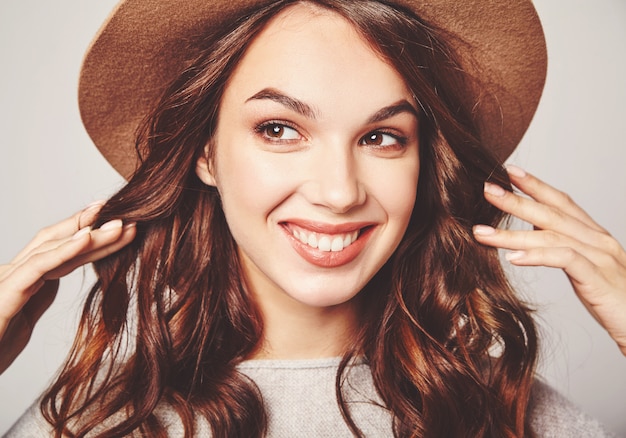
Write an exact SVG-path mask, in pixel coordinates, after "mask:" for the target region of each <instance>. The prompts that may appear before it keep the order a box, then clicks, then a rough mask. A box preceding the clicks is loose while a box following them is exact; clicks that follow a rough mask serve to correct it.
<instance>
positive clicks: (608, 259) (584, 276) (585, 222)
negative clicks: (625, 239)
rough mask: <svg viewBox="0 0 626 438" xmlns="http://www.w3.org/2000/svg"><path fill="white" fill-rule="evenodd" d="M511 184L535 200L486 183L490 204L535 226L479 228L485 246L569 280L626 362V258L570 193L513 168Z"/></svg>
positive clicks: (476, 229)
mask: <svg viewBox="0 0 626 438" xmlns="http://www.w3.org/2000/svg"><path fill="white" fill-rule="evenodd" d="M507 170H508V172H509V176H510V178H511V182H512V183H513V184H514V185H515V186H516V187H517V188H518V189H519V190H520V191H521V192H523V193H525V194H526V195H528V196H529V197H530V198H528V197H525V196H520V195H517V194H515V193H512V192H510V191H507V190H504V189H503V188H502V187H500V186H497V185H494V184H491V183H485V198H486V199H487V201H488V202H490V203H491V204H493V205H494V206H495V207H497V208H499V209H500V210H502V211H504V212H506V213H509V214H511V215H513V216H516V217H518V218H520V219H522V220H524V221H526V222H529V223H530V224H532V225H533V226H534V230H526V231H524V230H502V229H494V228H492V227H489V226H486V225H476V226H475V227H474V236H475V237H476V240H477V241H478V242H480V243H482V244H485V245H489V246H494V247H498V248H505V249H509V250H512V252H509V253H507V254H506V258H507V259H508V260H509V261H510V262H511V263H512V264H514V265H518V266H550V267H554V268H561V269H563V270H564V271H565V273H566V274H567V277H568V278H569V280H570V283H571V284H572V286H573V287H574V291H575V292H576V294H577V295H578V298H580V300H581V301H582V303H583V304H584V305H585V307H586V308H587V310H589V312H590V313H591V314H592V315H593V317H594V318H595V319H596V320H597V321H598V322H599V323H600V324H601V325H602V326H603V327H604V328H605V329H606V330H607V331H608V332H609V335H611V337H612V338H613V339H614V340H615V342H617V345H618V346H619V348H620V350H621V351H622V354H624V355H625V356H626V252H625V251H624V248H622V246H621V245H620V244H619V242H617V240H615V239H614V238H613V237H612V236H611V235H610V234H609V233H608V232H607V231H606V230H605V229H604V228H602V227H601V226H600V225H598V224H597V223H596V222H595V221H594V220H593V219H592V218H591V217H590V216H589V215H588V214H587V213H586V212H585V211H584V210H583V209H582V208H580V207H579V206H578V205H576V203H574V201H572V199H571V198H570V197H569V196H568V195H567V194H565V193H563V192H560V191H558V190H556V189H555V188H553V187H551V186H550V185H548V184H546V183H544V182H543V181H541V180H539V179H538V178H536V177H534V176H532V175H530V174H528V173H526V172H525V171H523V170H522V169H520V168H518V167H515V166H509V167H508V168H507Z"/></svg>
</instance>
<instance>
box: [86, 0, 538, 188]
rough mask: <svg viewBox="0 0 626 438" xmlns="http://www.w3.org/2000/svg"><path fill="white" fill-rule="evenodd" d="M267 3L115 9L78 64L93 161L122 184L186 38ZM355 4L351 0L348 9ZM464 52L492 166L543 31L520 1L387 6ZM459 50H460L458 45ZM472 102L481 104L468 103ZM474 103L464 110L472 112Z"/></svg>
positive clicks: (510, 141) (526, 92)
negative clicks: (453, 40) (476, 87)
mask: <svg viewBox="0 0 626 438" xmlns="http://www.w3.org/2000/svg"><path fill="white" fill-rule="evenodd" d="M271 1H272V0H211V1H207V0H122V1H121V2H120V3H119V4H118V5H117V7H116V8H115V9H114V10H113V12H112V13H111V15H110V16H109V17H108V19H107V20H106V22H105V23H104V25H103V26H102V28H101V29H100V30H99V32H98V34H97V35H96V37H95V39H94V41H93V42H92V44H91V46H90V48H89V49H88V51H87V54H86V56H85V60H84V63H83V67H82V71H81V76H80V84H79V105H80V111H81V116H82V119H83V123H84V125H85V127H86V129H87V132H88V133H89V135H90V136H91V138H92V140H93V141H94V143H95V144H96V146H97V147H98V149H100V152H101V153H102V154H103V155H104V157H105V158H106V159H107V160H108V161H109V163H111V165H112V166H113V167H114V168H115V169H116V170H117V171H118V172H119V173H120V174H121V175H122V176H124V177H126V178H128V177H129V176H130V175H131V174H132V172H133V171H134V170H135V167H136V164H137V157H136V153H135V149H134V140H135V134H136V130H137V127H138V125H139V123H140V122H141V121H142V119H143V118H144V117H145V116H146V114H147V112H148V111H149V110H150V109H151V105H153V104H154V102H155V100H156V99H157V98H158V97H160V95H161V93H162V92H163V91H164V87H165V86H166V85H167V84H168V83H169V82H170V81H171V80H173V79H174V78H175V77H176V76H177V75H178V74H179V73H180V71H179V70H180V68H181V66H182V65H184V60H185V59H189V58H190V56H189V55H190V53H189V50H193V49H191V48H190V47H191V46H189V45H188V41H189V39H190V38H193V37H194V36H197V35H199V34H201V33H202V30H203V29H209V28H212V27H215V26H220V25H223V24H224V23H226V22H228V21H232V20H233V19H234V17H237V16H239V15H240V14H241V12H242V11H243V10H249V9H250V8H252V7H254V6H259V7H260V6H263V5H266V4H268V3H271ZM355 1H356V0H355ZM393 2H394V3H396V4H398V5H402V6H405V7H408V8H410V9H412V10H413V11H415V13H416V14H417V15H418V16H420V17H422V18H424V19H426V20H427V21H429V22H430V23H432V24H434V25H436V26H438V27H439V28H442V29H444V30H446V31H450V32H452V33H454V34H456V35H457V36H459V37H460V38H461V39H462V40H463V41H464V42H466V43H469V47H472V54H471V55H472V58H473V62H472V63H471V64H468V65H467V66H465V68H466V70H468V71H469V72H470V74H472V75H474V76H476V77H478V78H479V79H480V80H481V82H483V83H485V84H487V86H488V87H489V90H488V91H489V95H490V99H489V101H490V102H492V103H493V102H496V103H497V104H496V105H493V104H489V105H479V106H477V107H476V108H477V109H476V117H477V121H478V123H479V126H480V127H481V131H482V133H483V137H484V141H485V142H486V143H487V146H489V147H491V148H493V149H494V150H495V152H496V154H497V155H498V156H499V157H500V158H501V159H502V160H504V159H506V157H508V155H510V153H511V152H512V151H513V149H515V147H516V146H517V144H518V143H519V141H520V140H521V138H522V136H523V135H524V132H525V131H526V129H527V128H528V125H529V124H530V121H531V119H532V116H533V114H534V113H535V109H536V107H537V104H538V103H539V98H540V96H541V91H542V89H543V84H544V82H545V75H546V67H547V59H546V46H545V40H544V36H543V31H542V28H541V24H540V22H539V18H538V17H537V13H536V11H535V9H534V7H533V5H532V3H531V2H530V1H529V0H463V1H459V0H393ZM463 47H466V46H465V45H464V46H463ZM472 100H473V101H474V103H476V104H477V103H478V102H479V101H481V102H482V101H483V100H484V96H480V97H479V96H475V97H474V98H473V99H472ZM473 105H474V104H472V106H473Z"/></svg>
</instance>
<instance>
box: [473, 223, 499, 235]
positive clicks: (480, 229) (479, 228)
mask: <svg viewBox="0 0 626 438" xmlns="http://www.w3.org/2000/svg"><path fill="white" fill-rule="evenodd" d="M495 233H496V229H495V228H493V227H490V226H489V225H475V226H474V234H478V235H479V236H490V235H492V234H495Z"/></svg>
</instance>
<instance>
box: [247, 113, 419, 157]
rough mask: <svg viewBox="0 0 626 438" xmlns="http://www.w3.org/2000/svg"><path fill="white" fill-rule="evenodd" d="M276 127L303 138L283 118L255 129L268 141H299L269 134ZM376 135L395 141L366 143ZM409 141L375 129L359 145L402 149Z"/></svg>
mask: <svg viewBox="0 0 626 438" xmlns="http://www.w3.org/2000/svg"><path fill="white" fill-rule="evenodd" d="M275 128H288V129H290V130H293V131H295V132H296V133H297V134H298V135H299V136H300V138H302V135H301V134H300V131H299V130H298V128H297V127H296V126H294V125H293V124H292V123H290V122H287V121H282V120H270V121H267V122H263V123H261V124H259V125H258V126H256V127H255V129H254V131H255V132H256V133H257V134H258V135H260V136H261V137H262V138H263V139H264V140H265V141H268V142H270V143H292V142H295V141H299V139H282V138H276V137H273V136H270V135H268V131H269V129H275ZM374 135H382V136H390V137H392V138H393V139H394V141H395V143H394V144H392V145H375V144H374V145H368V144H366V143H365V141H366V139H367V138H368V137H369V138H371V137H372V136H374ZM408 141H409V139H408V137H406V136H403V135H398V134H397V133H395V132H391V131H389V130H386V129H374V130H372V131H369V132H368V133H367V134H365V135H364V136H362V137H361V138H360V139H359V145H362V146H368V147H370V148H375V149H378V150H402V149H404V148H405V147H406V145H407V143H408Z"/></svg>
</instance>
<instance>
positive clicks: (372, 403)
mask: <svg viewBox="0 0 626 438" xmlns="http://www.w3.org/2000/svg"><path fill="white" fill-rule="evenodd" d="M339 362H340V359H338V358H332V359H311V360H253V361H247V362H243V363H242V364H240V365H239V367H238V368H239V370H240V371H241V372H242V373H244V374H246V375H247V376H248V377H250V378H251V379H252V380H253V381H254V382H255V383H256V384H257V386H258V387H259V389H260V390H261V393H262V395H263V401H264V404H265V408H266V411H267V414H268V418H269V431H268V432H269V433H268V436H269V437H276V438H278V437H290V438H291V437H295V436H309V437H332V438H342V437H346V438H351V437H352V436H353V435H352V433H351V432H350V429H349V428H348V426H347V425H346V424H345V422H344V420H343V418H342V416H341V413H340V411H339V407H338V405H337V399H336V396H335V376H336V374H337V367H338V365H339ZM346 372H347V381H346V382H347V383H346V384H345V385H344V392H345V395H346V401H347V402H348V403H349V407H350V412H351V413H352V417H353V418H354V420H355V422H356V423H357V426H358V427H359V428H360V429H361V430H362V432H363V433H364V435H365V436H366V437H376V438H378V437H390V436H393V434H392V428H391V415H390V414H389V412H388V411H387V410H386V409H385V408H384V406H383V405H382V401H381V400H380V397H379V396H378V394H377V393H376V390H375V388H374V384H373V381H372V375H371V373H370V369H369V367H368V365H367V364H365V363H355V364H354V365H352V366H350V367H349V369H348V370H347V371H346ZM529 413H530V416H531V423H532V427H533V429H534V431H535V432H536V434H537V436H539V437H550V438H558V437H564V438H565V437H567V438H570V437H583V438H584V437H589V438H591V437H594V438H595V437H612V436H613V435H611V434H610V433H609V432H607V431H606V430H605V429H604V428H603V427H602V426H601V425H600V424H599V423H598V422H597V421H596V420H594V419H592V418H590V417H588V416H587V415H585V414H584V413H583V412H581V411H580V409H578V408H577V407H576V406H574V405H573V404H572V403H571V402H569V401H568V400H567V399H565V398H564V397H563V396H561V395H560V394H558V393H557V392H556V391H555V390H554V389H552V388H550V387H549V386H547V385H546V384H544V383H541V382H539V381H537V382H536V383H535V385H534V388H533V392H532V397H531V402H530V407H529ZM156 414H157V416H158V417H159V418H160V420H161V421H162V423H163V424H164V425H165V426H166V428H167V431H168V435H169V436H172V437H178V436H182V435H183V428H182V423H181V422H180V420H179V418H178V416H177V414H176V413H175V412H174V411H173V409H171V408H168V406H167V405H165V404H162V405H159V406H158V407H157V410H156ZM196 430H197V434H196V435H197V436H199V437H208V436H210V429H209V426H208V424H207V423H206V421H203V420H199V421H198V424H197V429H196ZM49 435H50V425H49V424H48V423H47V422H46V421H45V420H44V419H43V417H42V416H41V413H40V411H39V406H38V403H35V404H34V405H33V406H31V408H30V409H29V410H27V411H26V412H25V413H24V415H22V417H21V418H20V419H19V420H18V421H17V423H16V424H15V425H14V426H13V427H12V428H11V429H10V430H9V431H8V433H7V434H6V435H5V437H6V438H18V437H19V438H25V437H28V438H30V437H45V436H49Z"/></svg>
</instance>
